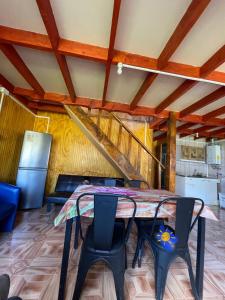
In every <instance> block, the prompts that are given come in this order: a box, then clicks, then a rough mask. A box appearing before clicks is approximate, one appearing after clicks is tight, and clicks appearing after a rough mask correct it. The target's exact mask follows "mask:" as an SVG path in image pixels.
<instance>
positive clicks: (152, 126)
mask: <svg viewBox="0 0 225 300" xmlns="http://www.w3.org/2000/svg"><path fill="white" fill-rule="evenodd" d="M164 122H165V119H164V118H155V119H154V120H153V121H152V122H150V123H149V128H150V129H155V128H158V126H159V125H160V124H161V123H164Z"/></svg>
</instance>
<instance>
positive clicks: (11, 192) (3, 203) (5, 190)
mask: <svg viewBox="0 0 225 300" xmlns="http://www.w3.org/2000/svg"><path fill="white" fill-rule="evenodd" d="M19 197H20V188H18V187H17V186H14V185H11V184H8V183H4V182H0V232H10V231H12V230H13V226H14V223H15V219H16V212H17V207H18V203H19Z"/></svg>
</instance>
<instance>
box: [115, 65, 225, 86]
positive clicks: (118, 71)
mask: <svg viewBox="0 0 225 300" xmlns="http://www.w3.org/2000/svg"><path fill="white" fill-rule="evenodd" d="M123 68H128V69H134V70H139V71H145V72H152V73H156V74H161V75H169V76H172V77H178V78H183V79H190V80H195V81H199V82H206V83H213V84H217V85H221V86H225V83H223V82H219V81H214V80H208V79H205V78H199V77H190V76H185V75H180V74H176V73H170V72H164V71H159V70H155V69H148V68H142V67H137V66H132V65H127V64H123V63H122V62H119V63H118V64H117V74H119V75H121V74H122V72H123Z"/></svg>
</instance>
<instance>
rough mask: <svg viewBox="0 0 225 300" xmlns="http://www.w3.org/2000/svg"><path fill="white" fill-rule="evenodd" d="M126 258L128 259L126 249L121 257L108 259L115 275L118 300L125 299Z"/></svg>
mask: <svg viewBox="0 0 225 300" xmlns="http://www.w3.org/2000/svg"><path fill="white" fill-rule="evenodd" d="M125 258H126V252H125V248H124V250H123V252H122V253H121V255H119V256H117V257H108V258H107V264H108V266H109V267H110V269H111V270H112V273H113V278H114V283H115V289H116V299H117V300H124V299H125V298H124V274H125Z"/></svg>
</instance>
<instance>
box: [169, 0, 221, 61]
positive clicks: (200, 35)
mask: <svg viewBox="0 0 225 300" xmlns="http://www.w3.org/2000/svg"><path fill="white" fill-rule="evenodd" d="M224 28H225V1H224V0H214V1H211V2H210V3H209V5H208V7H207V8H206V10H205V11H204V12H203V14H202V15H201V17H200V18H199V20H198V21H197V22H196V24H195V25H194V26H193V28H192V29H191V31H190V32H189V33H188V35H187V36H186V38H185V39H184V40H183V42H182V43H181V45H180V46H179V47H178V49H177V51H176V52H175V53H174V55H173V56H172V57H171V61H176V62H180V63H185V64H190V65H195V66H201V65H203V64H204V63H205V62H206V61H207V60H208V59H209V58H210V57H211V56H212V55H213V54H214V53H215V52H216V51H217V50H218V49H219V48H220V47H221V46H223V45H224V44H225V34H224Z"/></svg>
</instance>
